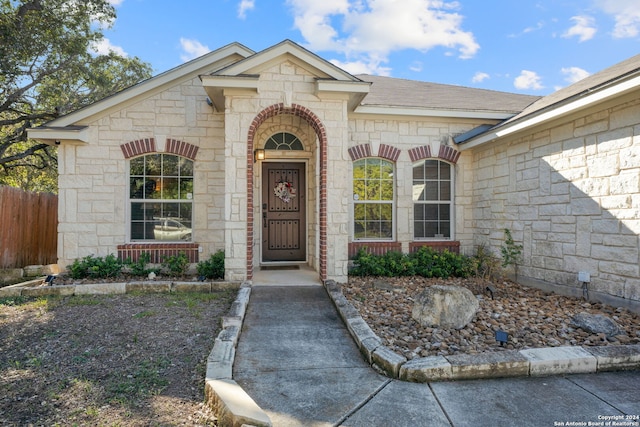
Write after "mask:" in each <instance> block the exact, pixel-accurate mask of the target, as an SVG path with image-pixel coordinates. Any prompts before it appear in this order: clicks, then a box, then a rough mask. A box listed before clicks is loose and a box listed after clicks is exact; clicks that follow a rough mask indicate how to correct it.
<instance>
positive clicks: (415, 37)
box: [287, 0, 480, 69]
mask: <svg viewBox="0 0 640 427" xmlns="http://www.w3.org/2000/svg"><path fill="white" fill-rule="evenodd" d="M287 3H288V4H289V5H290V6H291V7H292V10H293V13H294V26H295V27H296V28H297V29H298V30H299V31H300V33H301V34H302V36H303V37H304V39H305V40H306V41H307V45H308V47H309V48H310V49H311V50H314V51H323V50H325V51H327V50H333V51H337V52H341V53H343V54H344V55H345V57H346V58H347V61H346V62H347V63H353V64H360V65H366V66H367V68H369V69H378V68H380V69H386V67H382V66H381V64H383V63H385V62H386V61H387V59H388V56H389V54H390V53H391V52H394V51H400V50H404V49H415V50H419V51H422V52H426V51H428V50H430V49H433V48H435V47H444V48H447V49H450V50H455V51H457V54H458V56H459V57H460V58H464V59H466V58H471V57H473V56H474V55H475V53H476V52H477V51H478V49H479V48H480V46H479V45H478V43H476V41H475V39H474V36H473V33H471V32H469V31H464V30H463V29H462V20H463V17H462V15H460V14H458V13H457V10H459V9H460V5H459V4H458V3H457V2H446V1H444V0H403V1H402V5H401V6H400V5H399V2H398V1H397V0H323V1H317V0H287Z"/></svg>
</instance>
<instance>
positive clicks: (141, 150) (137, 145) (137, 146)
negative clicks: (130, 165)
mask: <svg viewBox="0 0 640 427" xmlns="http://www.w3.org/2000/svg"><path fill="white" fill-rule="evenodd" d="M120 149H121V150H122V154H124V158H125V159H130V158H132V157H136V156H141V155H143V154H147V153H155V152H156V141H155V139H153V138H144V139H136V140H135V141H131V142H127V143H126V144H122V145H121V146H120Z"/></svg>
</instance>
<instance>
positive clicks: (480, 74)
mask: <svg viewBox="0 0 640 427" xmlns="http://www.w3.org/2000/svg"><path fill="white" fill-rule="evenodd" d="M488 78H489V74H487V73H483V72H481V71H478V72H477V73H475V74H474V75H473V78H472V79H471V81H472V82H473V83H480V82H482V81H484V80H487V79H488Z"/></svg>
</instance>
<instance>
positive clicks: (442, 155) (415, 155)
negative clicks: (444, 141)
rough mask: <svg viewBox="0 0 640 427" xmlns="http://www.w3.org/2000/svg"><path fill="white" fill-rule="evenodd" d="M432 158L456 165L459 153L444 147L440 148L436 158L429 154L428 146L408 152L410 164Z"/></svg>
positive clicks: (429, 148)
mask: <svg viewBox="0 0 640 427" xmlns="http://www.w3.org/2000/svg"><path fill="white" fill-rule="evenodd" d="M433 157H436V158H438V159H440V160H446V161H447V162H450V163H453V164H456V163H458V159H459V158H460V152H459V151H458V150H456V149H454V148H451V147H449V146H446V145H441V146H440V149H439V151H438V155H437V156H433V155H432V154H431V147H430V146H428V145H422V146H420V147H414V148H412V149H410V150H409V158H411V161H412V162H417V161H418V160H424V159H430V158H433Z"/></svg>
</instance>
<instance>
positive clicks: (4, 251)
mask: <svg viewBox="0 0 640 427" xmlns="http://www.w3.org/2000/svg"><path fill="white" fill-rule="evenodd" d="M57 249H58V196H56V195H55V194H49V193H29V192H26V191H22V190H20V189H17V188H12V187H6V186H0V268H21V267H24V266H26V265H40V264H54V263H56V262H57Z"/></svg>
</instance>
